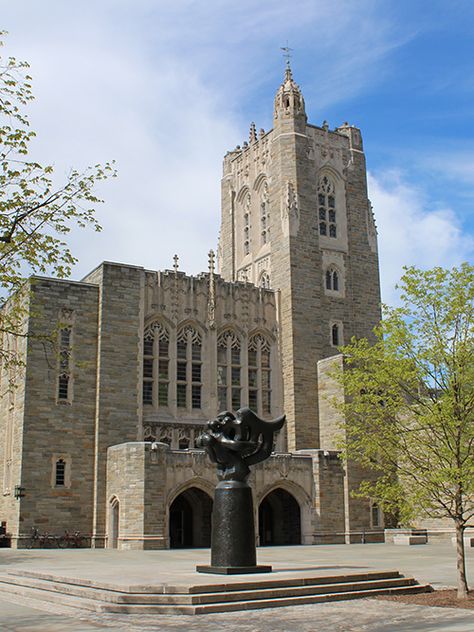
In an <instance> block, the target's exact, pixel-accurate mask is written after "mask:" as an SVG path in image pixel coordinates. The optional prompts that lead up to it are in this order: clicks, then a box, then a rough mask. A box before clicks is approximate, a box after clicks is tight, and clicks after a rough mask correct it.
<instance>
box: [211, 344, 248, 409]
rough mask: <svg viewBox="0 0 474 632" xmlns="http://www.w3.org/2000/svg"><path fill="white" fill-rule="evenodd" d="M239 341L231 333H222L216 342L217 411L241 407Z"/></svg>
mask: <svg viewBox="0 0 474 632" xmlns="http://www.w3.org/2000/svg"><path fill="white" fill-rule="evenodd" d="M241 371H242V365H241V354H240V341H239V339H238V338H237V336H236V335H235V333H234V332H233V331H224V332H223V333H222V334H221V335H220V336H219V338H218V340H217V398H218V405H219V410H220V411H224V410H238V409H239V408H240V406H241V391H242V387H241Z"/></svg>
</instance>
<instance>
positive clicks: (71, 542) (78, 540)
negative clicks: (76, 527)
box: [58, 529, 84, 549]
mask: <svg viewBox="0 0 474 632" xmlns="http://www.w3.org/2000/svg"><path fill="white" fill-rule="evenodd" d="M83 540H84V536H82V535H81V532H80V531H74V532H73V533H69V531H68V530H67V529H66V531H65V532H64V535H62V536H60V537H59V539H58V546H59V547H60V548H61V549H69V548H76V549H80V548H81V547H82V542H83Z"/></svg>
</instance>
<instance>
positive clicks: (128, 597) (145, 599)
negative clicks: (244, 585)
mask: <svg viewBox="0 0 474 632" xmlns="http://www.w3.org/2000/svg"><path fill="white" fill-rule="evenodd" d="M0 582H1V583H0V585H5V584H9V585H13V586H19V587H24V588H32V589H38V590H41V591H44V592H51V593H60V594H66V595H71V596H74V597H84V598H86V599H95V600H97V601H105V602H111V603H129V604H174V603H176V604H182V605H184V604H206V603H216V602H222V601H226V602H229V601H242V600H245V601H251V600H256V599H266V598H269V597H271V598H272V599H274V598H282V597H293V596H304V595H315V594H327V593H343V592H353V591H358V590H375V589H380V588H396V587H399V586H411V585H413V584H414V583H415V580H414V579H412V578H406V577H398V578H390V579H376V580H374V579H370V580H365V581H358V582H357V581H350V582H341V583H334V584H326V583H323V584H312V585H308V586H286V587H282V586H279V587H278V588H270V589H268V588H265V587H264V586H262V587H259V588H258V589H252V590H233V591H229V592H214V593H209V592H205V593H182V594H178V593H171V594H163V593H147V594H143V593H123V592H118V591H113V590H104V589H100V588H93V587H91V586H78V585H71V584H65V583H59V582H53V581H47V582H45V581H43V580H39V579H34V578H29V577H16V576H4V577H1V578H0ZM45 598H46V596H45Z"/></svg>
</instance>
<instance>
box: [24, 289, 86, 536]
mask: <svg viewBox="0 0 474 632" xmlns="http://www.w3.org/2000/svg"><path fill="white" fill-rule="evenodd" d="M97 314H98V288H97V287H95V286H92V285H87V284H84V283H75V282H66V281H59V280H54V279H44V278H37V277H36V278H33V279H32V281H31V306H30V317H31V319H30V323H29V334H30V337H29V339H28V350H27V368H26V384H25V393H24V418H23V437H22V440H20V441H19V444H18V445H19V446H21V477H19V480H18V483H20V481H21V485H22V486H23V487H24V489H25V491H24V498H22V499H21V500H20V501H18V506H19V524H18V525H15V527H14V533H13V546H17V545H18V546H23V545H24V538H29V536H30V535H31V529H32V527H36V528H38V529H39V531H40V532H49V533H53V534H57V535H59V534H63V533H64V531H65V530H66V529H67V530H69V531H75V530H79V531H81V533H82V534H83V535H85V536H88V537H90V535H91V522H92V498H93V447H94V412H95V387H96V372H95V369H96V360H97ZM63 324H67V325H68V326H69V327H70V328H71V348H70V351H71V355H70V366H69V370H70V381H69V395H68V397H67V398H66V399H60V398H59V396H58V377H59V373H60V356H59V353H60V344H59V337H60V327H61V326H62V325H63ZM59 459H62V460H63V461H64V463H65V481H64V485H56V480H55V464H56V462H57V461H58V460H59ZM17 537H19V538H20V541H19V542H16V538H17Z"/></svg>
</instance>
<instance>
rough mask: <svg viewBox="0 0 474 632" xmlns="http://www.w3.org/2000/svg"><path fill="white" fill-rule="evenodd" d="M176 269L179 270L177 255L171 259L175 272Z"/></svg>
mask: <svg viewBox="0 0 474 632" xmlns="http://www.w3.org/2000/svg"><path fill="white" fill-rule="evenodd" d="M178 268H179V257H178V255H174V257H173V270H174V271H175V272H178Z"/></svg>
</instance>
